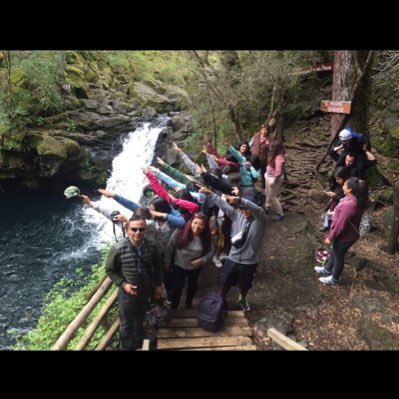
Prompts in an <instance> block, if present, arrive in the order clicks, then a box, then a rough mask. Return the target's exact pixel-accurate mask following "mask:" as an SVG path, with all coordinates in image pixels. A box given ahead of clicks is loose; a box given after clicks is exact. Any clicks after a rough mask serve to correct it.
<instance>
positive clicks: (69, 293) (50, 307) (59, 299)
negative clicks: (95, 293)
mask: <svg viewBox="0 0 399 399" xmlns="http://www.w3.org/2000/svg"><path fill="white" fill-rule="evenodd" d="M108 250H109V247H108V248H106V249H104V251H103V254H104V257H103V261H102V264H101V265H100V266H98V265H94V266H93V268H92V274H91V275H90V276H88V277H86V278H85V277H83V275H84V273H83V271H82V270H81V269H77V270H76V273H77V275H78V277H79V278H76V279H75V280H69V279H61V280H60V281H59V282H58V283H57V284H56V285H55V286H54V287H53V289H52V290H51V291H50V292H49V293H48V294H47V295H46V297H45V299H44V303H43V310H42V315H41V317H40V319H39V321H38V324H37V327H36V328H35V329H34V330H32V331H30V332H28V333H27V334H26V335H25V336H23V337H21V338H19V339H18V342H17V344H16V345H15V349H18V350H48V349H50V348H51V346H52V345H53V344H54V343H55V342H56V341H57V339H58V338H59V337H60V335H61V334H62V333H63V332H64V330H65V328H66V327H67V326H68V324H69V323H70V322H71V321H72V320H74V318H75V317H76V316H77V314H78V313H79V312H80V311H81V309H82V307H83V306H84V305H85V304H86V302H87V300H86V299H85V297H86V295H87V294H88V293H90V292H91V291H92V290H93V288H94V287H95V286H96V285H97V283H98V281H99V280H100V279H101V278H102V277H103V276H104V273H105V259H106V254H107V253H108ZM82 284H84V286H82ZM112 291H113V290H112V289H110V290H109V291H108V293H107V294H106V295H105V297H104V298H103V299H102V300H101V302H100V303H99V304H98V305H97V307H96V309H95V310H94V311H93V312H92V314H91V315H90V317H89V318H88V320H87V321H86V323H85V324H84V325H83V326H82V327H81V328H80V329H79V330H78V332H77V335H76V337H75V338H74V339H73V340H72V341H71V343H70V344H69V347H68V348H69V349H72V348H73V347H74V345H76V343H77V342H78V340H79V339H80V338H81V337H82V335H83V332H84V330H85V328H86V327H87V326H88V325H89V324H90V323H91V321H92V320H93V319H94V318H95V316H96V315H97V314H98V312H99V310H100V309H101V307H102V305H103V304H104V303H105V302H106V300H107V299H108V298H109V296H110V295H111V293H112ZM115 315H116V310H113V311H112V312H110V316H109V317H110V318H114V319H115ZM104 331H105V330H104V328H103V327H101V326H100V327H99V329H98V330H97V332H96V334H95V336H94V337H93V338H92V340H91V342H90V344H89V345H88V347H87V349H89V350H90V349H94V348H95V347H96V346H97V345H98V343H99V341H100V339H101V338H102V336H103V334H104Z"/></svg>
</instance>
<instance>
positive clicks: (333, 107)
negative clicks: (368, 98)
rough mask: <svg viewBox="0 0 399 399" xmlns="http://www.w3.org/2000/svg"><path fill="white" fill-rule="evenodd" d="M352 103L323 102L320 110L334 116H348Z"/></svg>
mask: <svg viewBox="0 0 399 399" xmlns="http://www.w3.org/2000/svg"><path fill="white" fill-rule="evenodd" d="M351 105H352V101H331V100H323V101H322V102H321V105H320V109H321V110H322V111H323V112H334V113H336V114H350V112H351Z"/></svg>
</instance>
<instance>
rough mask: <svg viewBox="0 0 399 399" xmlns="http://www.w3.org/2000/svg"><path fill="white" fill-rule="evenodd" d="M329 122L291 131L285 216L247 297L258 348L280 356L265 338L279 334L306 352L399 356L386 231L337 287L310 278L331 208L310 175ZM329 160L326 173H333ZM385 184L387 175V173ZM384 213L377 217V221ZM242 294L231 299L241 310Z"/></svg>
mask: <svg viewBox="0 0 399 399" xmlns="http://www.w3.org/2000/svg"><path fill="white" fill-rule="evenodd" d="M329 131H330V128H329V119H328V118H324V119H319V120H317V121H316V120H315V121H314V122H311V123H310V124H308V125H304V126H303V127H296V129H293V130H291V131H287V132H286V147H287V155H288V164H287V168H286V172H287V177H288V182H285V183H284V188H283V193H282V198H283V200H282V203H283V204H284V207H285V210H286V217H285V219H284V221H282V222H272V221H270V222H268V226H267V229H266V234H265V237H264V244H263V248H262V257H261V258H262V261H261V264H260V265H259V269H258V272H257V275H256V278H255V283H254V286H253V288H252V290H251V291H250V293H249V295H248V301H249V302H250V304H251V305H252V307H253V311H252V312H251V313H250V314H248V319H249V320H250V323H251V324H252V326H253V331H254V336H255V340H256V344H257V346H258V348H259V349H262V350H270V349H281V348H279V347H277V346H276V345H275V344H273V343H272V342H271V341H270V339H269V338H268V337H267V336H266V330H267V328H269V327H274V328H277V329H278V330H279V331H280V332H282V333H284V334H286V335H288V336H290V337H291V338H293V339H294V340H296V341H297V342H299V343H301V344H302V345H304V346H306V347H307V348H308V349H309V350H369V349H399V296H398V294H399V255H398V254H396V255H395V256H392V255H388V254H386V253H385V252H383V251H382V250H381V249H380V246H381V245H382V244H383V239H382V237H381V235H382V234H383V231H381V230H376V231H375V232H372V233H369V235H368V236H367V237H365V238H363V239H361V240H359V241H358V242H357V243H356V244H355V245H354V246H353V247H352V248H351V251H350V253H349V254H348V255H349V256H348V259H347V262H348V264H346V266H345V269H344V272H343V274H342V277H341V279H342V281H341V284H340V285H339V286H333V287H331V286H323V285H322V284H321V283H319V281H318V279H317V277H318V276H316V275H315V273H314V271H313V267H314V265H315V263H314V253H315V250H316V249H317V248H318V247H320V246H321V243H322V241H323V236H322V233H320V232H319V227H321V219H320V215H321V213H322V211H323V208H324V206H325V205H326V203H327V198H326V196H325V194H323V192H322V186H321V185H320V183H319V182H318V181H317V180H316V179H315V177H314V176H313V173H312V172H313V168H314V165H315V164H316V163H317V161H318V160H319V159H320V158H321V156H322V154H323V152H324V151H325V148H326V146H327V145H328V141H329ZM332 169H333V164H332V162H331V161H327V162H326V163H325V164H324V165H323V166H322V168H321V170H320V172H321V173H322V174H325V175H326V176H327V174H330V173H331V172H332ZM383 173H384V174H385V175H386V176H387V177H388V175H387V174H386V173H385V171H383ZM383 212H384V210H382V209H381V210H379V211H375V212H374V213H373V217H374V218H375V220H376V221H377V222H378V220H379V217H380V216H381V215H382V214H383ZM220 273H221V271H220V269H216V268H215V267H214V266H211V267H210V268H209V269H208V271H207V272H206V273H204V276H203V278H202V282H201V286H202V287H206V288H207V289H209V288H210V287H213V288H216V282H217V280H218V276H219V275H220ZM237 299H238V291H237V290H236V289H233V290H232V291H231V293H230V294H229V301H228V302H229V307H230V308H231V309H235V308H238V307H237Z"/></svg>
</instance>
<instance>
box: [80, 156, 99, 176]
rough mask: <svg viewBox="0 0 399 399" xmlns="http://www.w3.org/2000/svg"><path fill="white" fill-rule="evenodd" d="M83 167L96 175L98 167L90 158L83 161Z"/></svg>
mask: <svg viewBox="0 0 399 399" xmlns="http://www.w3.org/2000/svg"><path fill="white" fill-rule="evenodd" d="M82 165H83V167H84V168H85V169H86V170H87V171H88V172H90V173H95V172H96V170H97V167H96V165H95V164H94V162H93V160H92V159H91V158H89V157H87V158H86V159H85V160H84V161H83V164H82Z"/></svg>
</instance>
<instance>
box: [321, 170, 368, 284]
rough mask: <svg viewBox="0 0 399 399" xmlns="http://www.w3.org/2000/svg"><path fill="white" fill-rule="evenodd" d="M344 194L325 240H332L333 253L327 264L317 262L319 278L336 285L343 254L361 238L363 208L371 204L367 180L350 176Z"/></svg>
mask: <svg viewBox="0 0 399 399" xmlns="http://www.w3.org/2000/svg"><path fill="white" fill-rule="evenodd" d="M343 191H344V194H345V197H344V198H342V199H341V201H340V202H339V204H338V205H337V206H336V208H335V211H334V216H333V219H332V223H331V229H330V233H329V234H328V237H327V238H326V239H325V241H324V243H325V244H326V245H330V244H331V243H332V251H331V255H330V257H329V258H328V261H327V263H326V265H325V266H324V267H320V266H315V268H314V270H315V271H316V273H319V274H321V275H322V276H323V277H320V278H319V280H320V282H321V283H323V284H326V285H337V284H338V279H339V277H340V275H341V273H342V271H343V269H344V257H345V254H346V253H347V252H348V249H349V248H350V247H351V246H352V245H353V244H354V243H355V242H356V241H357V240H358V239H359V225H360V219H361V218H362V214H363V212H364V211H365V210H366V209H367V207H368V205H369V202H370V201H369V190H368V186H367V182H366V181H365V180H360V179H359V178H358V177H350V178H349V179H348V180H346V181H345V183H344V185H343Z"/></svg>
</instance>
